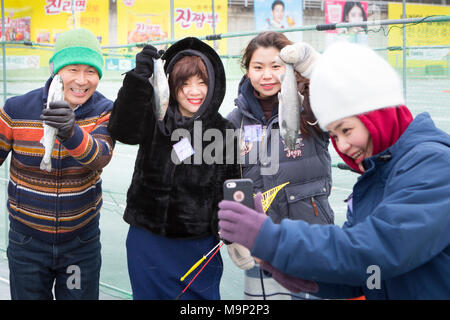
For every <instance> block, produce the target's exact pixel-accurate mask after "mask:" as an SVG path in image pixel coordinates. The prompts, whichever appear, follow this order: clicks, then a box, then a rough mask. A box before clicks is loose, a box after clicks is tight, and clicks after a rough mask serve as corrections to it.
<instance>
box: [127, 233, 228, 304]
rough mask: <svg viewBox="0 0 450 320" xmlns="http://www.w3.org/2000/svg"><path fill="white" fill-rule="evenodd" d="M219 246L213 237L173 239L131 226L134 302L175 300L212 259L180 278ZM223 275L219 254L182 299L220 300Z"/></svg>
mask: <svg viewBox="0 0 450 320" xmlns="http://www.w3.org/2000/svg"><path fill="white" fill-rule="evenodd" d="M216 244H217V240H216V239H215V237H213V236H207V237H203V238H199V239H172V238H166V237H162V236H159V235H156V234H152V233H151V232H148V231H146V230H143V229H141V228H136V227H132V226H130V229H129V231H128V237H127V260H128V273H129V275H130V282H131V287H132V290H133V299H135V300H173V299H175V298H176V297H177V296H178V295H179V294H180V293H181V292H182V291H183V289H184V288H185V287H186V286H187V285H188V284H189V282H190V281H191V279H192V278H193V277H194V276H195V274H196V273H197V272H198V271H199V270H200V269H201V267H202V266H203V265H204V263H206V261H207V260H208V258H209V257H210V256H209V257H208V258H207V259H206V260H205V261H204V262H203V263H202V264H201V265H200V266H199V267H198V268H197V269H196V270H194V271H193V272H192V273H191V275H190V276H188V277H187V278H186V279H185V280H184V281H183V282H181V281H180V278H181V277H182V276H183V275H184V274H185V273H186V272H187V271H188V270H189V268H190V267H192V266H193V265H194V264H195V263H196V262H197V261H198V260H199V259H200V258H202V257H203V255H205V254H207V253H208V252H209V251H210V250H211V249H212V248H213V247H214V246H215V245H216ZM211 254H212V253H211ZM222 272H223V263H222V258H221V256H220V252H218V253H217V254H216V255H215V256H214V258H212V259H211V261H210V262H209V263H208V265H207V266H206V267H205V268H204V269H203V271H202V272H201V273H200V274H199V275H198V276H197V278H196V279H195V280H194V282H192V284H191V285H190V286H189V288H188V289H187V290H186V291H185V293H184V294H183V295H182V297H181V298H180V299H189V300H206V299H208V300H219V299H220V292H219V284H220V278H221V277H222Z"/></svg>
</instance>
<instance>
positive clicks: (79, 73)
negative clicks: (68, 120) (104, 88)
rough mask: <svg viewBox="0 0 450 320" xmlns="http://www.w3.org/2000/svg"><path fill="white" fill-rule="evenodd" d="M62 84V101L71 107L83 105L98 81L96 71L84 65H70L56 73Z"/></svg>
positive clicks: (92, 92)
mask: <svg viewBox="0 0 450 320" xmlns="http://www.w3.org/2000/svg"><path fill="white" fill-rule="evenodd" d="M58 74H59V75H60V76H61V78H62V81H63V84H64V99H65V101H66V102H67V103H68V104H69V105H70V106H71V107H72V108H75V107H76V106H78V105H80V104H83V103H85V102H86V101H87V100H88V99H89V98H90V97H91V96H92V95H93V94H94V92H95V90H96V89H97V86H98V82H99V80H100V78H99V76H98V73H97V70H96V69H95V68H94V67H91V66H88V65H85V64H71V65H68V66H65V67H63V68H61V69H60V70H59V71H58Z"/></svg>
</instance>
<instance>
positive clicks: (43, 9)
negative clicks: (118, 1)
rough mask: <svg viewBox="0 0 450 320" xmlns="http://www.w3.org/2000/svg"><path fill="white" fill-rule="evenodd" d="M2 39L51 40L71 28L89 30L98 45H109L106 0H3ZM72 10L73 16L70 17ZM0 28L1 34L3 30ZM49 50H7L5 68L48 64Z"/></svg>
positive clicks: (37, 66) (41, 41) (50, 41)
mask: <svg viewBox="0 0 450 320" xmlns="http://www.w3.org/2000/svg"><path fill="white" fill-rule="evenodd" d="M4 3H5V38H6V40H11V41H14V40H15V41H32V42H40V43H54V42H55V41H56V38H57V37H58V35H59V34H60V33H62V32H64V31H67V30H70V29H72V28H73V27H76V28H80V27H82V28H86V29H89V30H91V31H92V32H93V33H94V34H95V35H96V36H97V38H98V40H99V41H100V44H101V45H106V44H108V40H109V39H108V15H109V1H108V0H74V1H73V3H74V8H73V10H72V0H33V1H28V0H5V2H4ZM72 13H74V16H72ZM74 19H75V21H74ZM0 31H1V32H2V34H3V30H1V28H0ZM50 56H51V51H48V50H47V51H45V50H34V51H33V53H32V54H30V50H29V49H17V48H15V49H13V48H8V50H7V68H8V69H20V68H33V67H34V68H39V67H40V66H41V67H43V66H48V59H49V58H50Z"/></svg>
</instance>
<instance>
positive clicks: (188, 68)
mask: <svg viewBox="0 0 450 320" xmlns="http://www.w3.org/2000/svg"><path fill="white" fill-rule="evenodd" d="M192 76H198V77H200V78H201V79H202V80H203V81H205V83H208V71H207V70H206V66H205V64H204V63H203V61H202V58H200V57H198V56H185V57H183V58H181V59H180V60H178V61H177V62H176V63H175V64H174V66H173V68H172V71H171V72H170V75H169V89H170V96H171V97H173V98H174V99H175V100H176V96H177V93H178V91H179V90H180V89H181V88H182V87H183V83H184V82H185V81H186V80H187V79H189V78H190V77H192Z"/></svg>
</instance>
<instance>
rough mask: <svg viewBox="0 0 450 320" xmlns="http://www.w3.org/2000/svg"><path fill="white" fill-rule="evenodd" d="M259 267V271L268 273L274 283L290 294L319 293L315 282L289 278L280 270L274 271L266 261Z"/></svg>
mask: <svg viewBox="0 0 450 320" xmlns="http://www.w3.org/2000/svg"><path fill="white" fill-rule="evenodd" d="M259 266H260V267H261V269H264V270H266V271H268V272H270V273H271V274H272V278H274V279H275V281H276V282H278V283H279V284H281V285H282V286H283V287H285V288H286V289H288V290H289V291H291V292H296V293H298V292H300V291H301V292H311V293H315V292H317V291H319V286H318V285H317V283H316V282H315V281H312V280H303V279H300V278H294V277H291V276H289V275H287V274H285V273H283V272H281V271H280V270H278V269H275V268H274V267H273V266H272V265H271V264H270V263H268V262H266V261H263V262H262V263H260V264H259Z"/></svg>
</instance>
